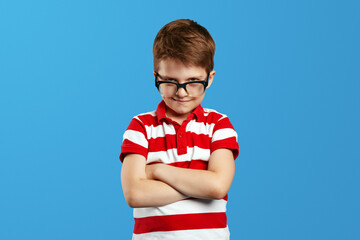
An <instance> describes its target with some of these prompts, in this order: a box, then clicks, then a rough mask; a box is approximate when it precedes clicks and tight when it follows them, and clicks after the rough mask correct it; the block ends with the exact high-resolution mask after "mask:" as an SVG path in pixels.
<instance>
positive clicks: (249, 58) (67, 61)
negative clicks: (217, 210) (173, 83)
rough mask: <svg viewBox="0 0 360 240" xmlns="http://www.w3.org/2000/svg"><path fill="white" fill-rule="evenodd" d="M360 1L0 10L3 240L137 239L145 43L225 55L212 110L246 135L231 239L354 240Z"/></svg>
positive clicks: (358, 235)
mask: <svg viewBox="0 0 360 240" xmlns="http://www.w3.org/2000/svg"><path fill="white" fill-rule="evenodd" d="M359 13H360V4H359V2H358V1H340V0H339V1H335V0H328V1H314V0H305V1H284V0H282V1H280V0H275V1H262V0H259V1H209V0H207V1H194V0H193V1H188V0H186V1H185V0H183V1H132V2H131V3H130V1H85V0H84V1H45V0H44V1H40V0H33V1H17V0H13V1H4V0H3V1H0V104H1V109H0V122H1V124H0V159H1V161H0V239H130V237H131V233H132V229H133V219H132V210H131V208H130V207H128V206H127V205H126V203H125V201H124V198H123V195H122V190H121V184H120V169H121V163H120V161H119V160H118V155H119V153H120V146H121V142H122V134H123V133H124V131H125V129H126V127H127V125H128V124H129V122H130V120H131V118H132V117H133V116H134V115H136V114H139V113H142V112H147V111H151V110H153V109H155V108H156V106H157V104H158V102H159V101H160V97H159V94H158V93H157V91H156V89H155V87H154V86H153V75H152V70H153V66H152V43H153V39H154V37H155V35H156V33H157V31H158V30H159V29H160V28H161V27H162V26H163V25H164V24H166V23H167V22H169V21H172V20H175V19H178V18H190V19H194V20H196V21H198V22H199V23H200V24H201V25H203V26H205V27H206V28H207V29H208V30H209V31H210V33H211V34H212V36H213V38H214V39H215V41H216V44H217V50H216V56H215V70H216V71H217V73H216V75H215V80H214V83H213V85H212V87H211V88H210V89H209V90H208V91H207V94H206V97H205V100H204V102H203V104H202V105H203V106H204V107H208V108H213V109H216V110H218V111H220V112H222V113H226V114H227V115H228V116H229V117H230V119H231V121H232V123H233V125H234V127H235V128H236V130H237V131H238V134H239V144H240V155H239V158H238V159H237V160H236V167H237V171H236V177H235V179H234V182H233V186H232V188H231V190H230V200H229V204H228V219H229V226H230V230H231V236H232V239H247V240H250V239H253V240H255V239H261V240H262V239H277V240H278V239H292V240H296V239H327V240H328V239H334V240H338V239H360V227H359V226H360V204H359V203H360V192H359V183H360V172H359V168H360V164H359V161H360V153H359V149H360V127H359V123H360V94H359V90H360V34H359V26H360V14H359Z"/></svg>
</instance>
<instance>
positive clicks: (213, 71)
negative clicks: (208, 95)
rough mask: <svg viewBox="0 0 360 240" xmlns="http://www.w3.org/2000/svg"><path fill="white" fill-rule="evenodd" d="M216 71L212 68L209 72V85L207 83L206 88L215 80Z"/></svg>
mask: <svg viewBox="0 0 360 240" xmlns="http://www.w3.org/2000/svg"><path fill="white" fill-rule="evenodd" d="M215 73H216V72H215V70H212V71H211V72H210V73H209V82H208V85H207V87H206V89H208V88H209V87H210V86H211V84H212V82H213V80H214V76H215Z"/></svg>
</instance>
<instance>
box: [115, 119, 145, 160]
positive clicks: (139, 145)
mask: <svg viewBox="0 0 360 240" xmlns="http://www.w3.org/2000/svg"><path fill="white" fill-rule="evenodd" d="M148 146H149V143H148V140H147V138H146V130H145V127H144V125H143V124H142V123H141V122H140V120H138V119H137V118H136V117H135V118H133V119H132V120H131V122H130V124H129V126H128V128H127V129H126V131H125V133H124V136H123V142H122V145H121V153H120V156H119V158H120V161H121V162H123V161H124V158H125V156H126V154H129V153H136V154H140V155H142V156H144V157H145V158H147V154H148Z"/></svg>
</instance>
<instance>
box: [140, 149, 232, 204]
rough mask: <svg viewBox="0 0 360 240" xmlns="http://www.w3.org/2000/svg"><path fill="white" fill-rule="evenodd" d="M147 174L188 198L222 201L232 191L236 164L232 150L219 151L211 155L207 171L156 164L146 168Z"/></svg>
mask: <svg viewBox="0 0 360 240" xmlns="http://www.w3.org/2000/svg"><path fill="white" fill-rule="evenodd" d="M146 174H147V176H148V178H149V179H157V180H160V181H162V182H164V183H167V184H169V185H170V186H171V187H173V188H175V189H176V190H177V191H179V192H181V193H183V194H185V195H187V196H191V197H195V198H211V199H221V198H223V197H225V196H226V194H227V192H228V191H229V189H230V186H231V183H232V180H233V177H234V174H235V163H234V158H233V154H232V152H231V151H230V150H228V149H218V150H216V151H214V152H213V153H212V154H211V156H210V159H209V163H208V168H207V170H195V169H188V168H178V167H173V166H170V165H165V164H155V165H150V166H147V167H146Z"/></svg>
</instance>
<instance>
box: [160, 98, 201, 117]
mask: <svg viewBox="0 0 360 240" xmlns="http://www.w3.org/2000/svg"><path fill="white" fill-rule="evenodd" d="M204 113H205V112H204V109H203V108H202V106H201V105H199V106H197V107H196V108H195V110H194V111H193V112H192V113H190V114H189V116H188V120H191V119H194V118H196V119H197V120H198V121H200V122H202V121H205V116H204ZM156 116H157V120H158V122H161V121H162V120H166V119H169V118H168V117H166V106H165V102H164V100H162V101H161V102H160V103H159V105H158V107H157V109H156ZM189 117H190V119H189Z"/></svg>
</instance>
